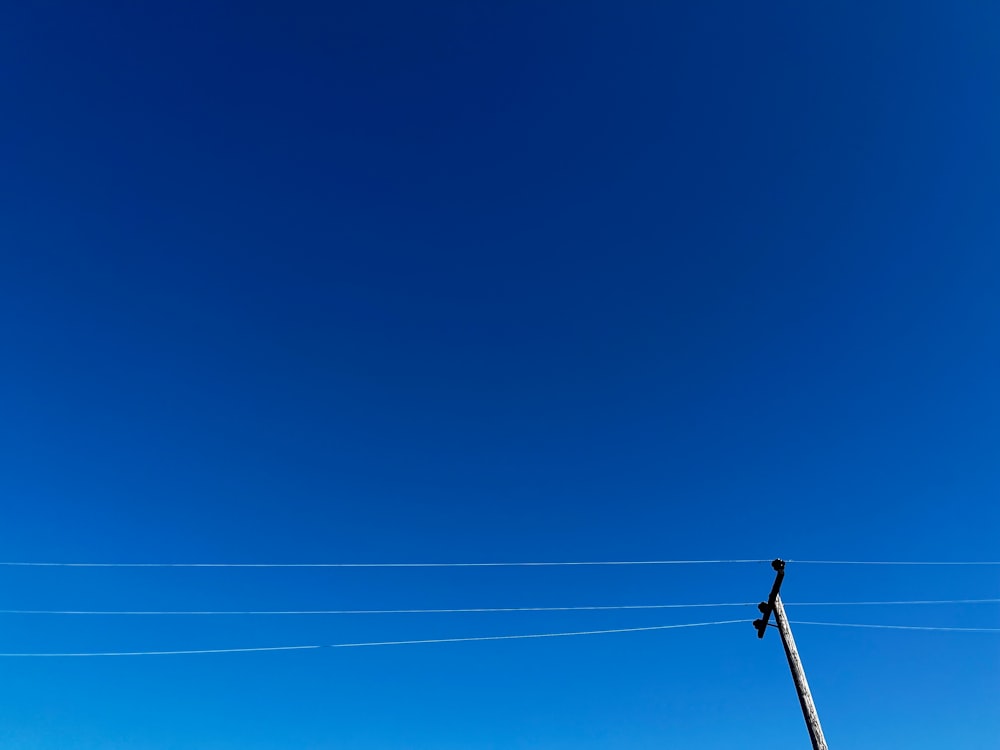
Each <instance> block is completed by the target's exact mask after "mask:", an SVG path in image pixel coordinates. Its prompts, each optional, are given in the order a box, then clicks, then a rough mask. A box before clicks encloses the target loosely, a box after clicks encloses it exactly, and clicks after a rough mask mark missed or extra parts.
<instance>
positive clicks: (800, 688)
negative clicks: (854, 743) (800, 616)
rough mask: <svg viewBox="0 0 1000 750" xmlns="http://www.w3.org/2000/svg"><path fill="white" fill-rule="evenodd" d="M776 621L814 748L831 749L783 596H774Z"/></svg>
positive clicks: (820, 749)
mask: <svg viewBox="0 0 1000 750" xmlns="http://www.w3.org/2000/svg"><path fill="white" fill-rule="evenodd" d="M774 623H775V625H777V626H778V631H779V632H780V633H781V643H782V644H783V645H784V647H785V656H787V657H788V667H789V669H791V670H792V679H793V680H794V681H795V690H796V692H797V693H798V694H799V703H800V704H801V706H802V716H803V717H804V718H805V720H806V728H807V729H808V730H809V738H810V739H811V740H812V746H813V750H829V748H828V747H827V744H826V738H825V737H823V727H821V726H820V724H819V714H818V713H816V704H815V703H813V699H812V693H810V692H809V683H808V682H806V672H805V670H804V669H803V668H802V659H801V658H800V657H799V651H798V649H797V648H795V639H794V638H792V627H791V625H789V624H788V617H787V615H785V605H783V604H782V603H781V596H780V595H777V596H775V597H774Z"/></svg>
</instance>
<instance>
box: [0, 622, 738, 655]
mask: <svg viewBox="0 0 1000 750" xmlns="http://www.w3.org/2000/svg"><path fill="white" fill-rule="evenodd" d="M747 622H750V620H718V621H716V622H689V623H683V624H680V625H650V626H647V627H642V628H613V629H609V630H578V631H574V632H565V633H526V634H521V635H482V636H469V637H463V638H425V639H420V640H405V641H364V642H356V643H330V644H319V645H308V646H261V647H253V648H213V649H183V650H174V651H99V652H78V653H6V654H4V653H0V657H10V658H13V657H84V656H90V657H92V656H174V655H181V654H235V653H248V652H255V651H303V650H312V649H320V648H362V647H368V646H412V645H417V644H428V643H471V642H479V641H513V640H525V639H530V638H567V637H570V636H578V635H608V634H611V633H639V632H648V631H652V630H677V629H680V628H700V627H707V626H711V625H732V624H735V623H747Z"/></svg>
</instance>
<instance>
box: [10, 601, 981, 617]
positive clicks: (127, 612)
mask: <svg viewBox="0 0 1000 750" xmlns="http://www.w3.org/2000/svg"><path fill="white" fill-rule="evenodd" d="M998 601H1000V600H998ZM752 606H754V603H753V602H720V603H717V604H716V603H713V604H611V605H604V606H602V605H597V606H579V607H462V608H453V609H300V610H58V609H0V615H429V614H459V613H469V612H585V611H590V612H592V611H608V610H641V609H694V608H698V607H752Z"/></svg>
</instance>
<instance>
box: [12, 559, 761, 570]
mask: <svg viewBox="0 0 1000 750" xmlns="http://www.w3.org/2000/svg"><path fill="white" fill-rule="evenodd" d="M766 562H770V560H584V561H548V562H416V563H408V562H388V563H165V562H152V563H141V562H124V563H123V562H0V566H3V567H22V568H545V567H563V566H597V565H724V564H729V565H735V564H745V563H766Z"/></svg>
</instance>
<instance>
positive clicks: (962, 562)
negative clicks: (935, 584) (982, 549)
mask: <svg viewBox="0 0 1000 750" xmlns="http://www.w3.org/2000/svg"><path fill="white" fill-rule="evenodd" d="M785 562H787V563H795V564H797V565H1000V561H998V562H984V561H980V560H951V561H947V562H928V561H914V560H786V561H785Z"/></svg>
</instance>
